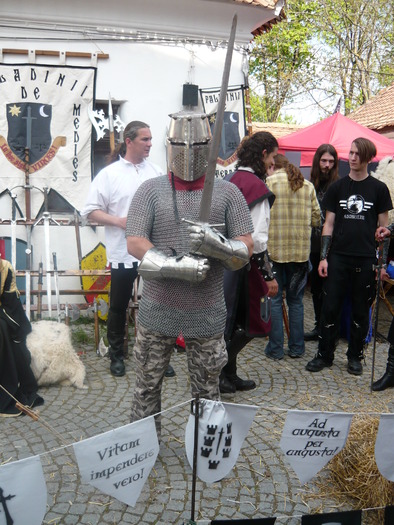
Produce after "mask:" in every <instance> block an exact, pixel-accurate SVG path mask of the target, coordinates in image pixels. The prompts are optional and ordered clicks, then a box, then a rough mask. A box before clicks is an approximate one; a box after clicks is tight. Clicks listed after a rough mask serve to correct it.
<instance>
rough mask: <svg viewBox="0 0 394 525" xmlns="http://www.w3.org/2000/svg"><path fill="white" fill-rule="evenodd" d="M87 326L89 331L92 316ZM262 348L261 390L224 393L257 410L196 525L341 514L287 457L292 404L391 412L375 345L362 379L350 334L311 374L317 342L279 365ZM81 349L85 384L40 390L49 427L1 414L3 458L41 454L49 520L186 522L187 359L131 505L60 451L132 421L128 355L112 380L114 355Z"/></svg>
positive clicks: (256, 368) (166, 398)
mask: <svg viewBox="0 0 394 525" xmlns="http://www.w3.org/2000/svg"><path fill="white" fill-rule="evenodd" d="M379 319H380V323H379V332H380V333H382V334H384V335H386V334H387V332H388V328H389V323H390V320H391V317H390V314H389V313H388V310H387V308H386V307H385V305H384V304H382V305H381V308H380V312H379ZM312 325H313V316H312V306H311V298H310V294H309V293H306V295H305V329H306V330H308V329H310V328H311V327H312ZM91 330H92V333H93V322H92V326H91ZM265 344H266V341H265V340H261V339H255V340H254V341H253V342H252V343H250V344H249V345H248V347H247V348H246V349H245V350H244V351H243V352H242V353H241V355H240V358H239V373H240V375H242V376H243V377H249V378H251V379H254V380H255V381H256V383H257V384H258V388H257V389H256V390H253V391H251V392H244V393H242V392H237V393H236V394H235V395H224V396H222V400H223V401H228V402H235V403H246V404H256V405H258V406H259V410H258V412H257V415H256V418H255V421H254V423H253V425H252V428H251V430H250V432H249V434H248V436H247V438H246V440H245V442H244V445H243V447H242V450H241V454H240V456H239V459H238V462H237V464H236V466H235V467H234V469H233V470H232V471H231V473H230V474H229V475H228V476H227V477H226V478H225V479H223V480H222V481H220V482H218V483H214V484H206V483H203V482H201V481H198V482H197V492H196V515H195V519H196V521H198V522H199V523H209V522H210V520H213V519H240V518H261V517H269V516H277V523H278V524H280V525H282V524H283V525H292V524H296V523H297V524H299V523H300V516H301V515H303V514H309V513H311V512H313V510H314V509H315V510H316V509H318V510H319V511H320V512H323V511H324V512H330V511H334V510H338V506H337V503H336V502H334V501H327V500H324V501H323V500H322V499H321V498H319V497H312V498H308V497H307V496H308V493H309V492H310V491H311V490H312V489H313V481H311V482H310V483H308V484H305V485H301V484H300V482H299V481H298V478H297V477H296V476H295V474H294V472H293V471H292V469H291V467H289V466H288V465H287V464H286V463H285V461H284V458H283V455H282V453H281V451H280V448H279V440H280V436H281V431H282V427H283V423H284V420H285V417H286V412H287V410H288V409H310V410H328V411H345V412H352V413H353V412H358V411H360V412H363V411H364V412H372V411H373V412H387V411H390V412H392V411H393V407H394V403H393V392H392V389H389V390H386V391H385V392H380V393H371V392H370V381H371V361H372V359H371V353H372V344H370V345H369V348H368V350H367V357H366V364H365V366H364V374H363V375H362V376H359V377H356V376H351V375H349V374H348V373H347V371H346V357H345V351H346V341H345V340H341V341H340V343H339V346H338V348H337V351H336V358H335V362H334V365H333V367H332V368H331V369H325V370H324V371H322V372H320V373H314V374H313V373H309V372H306V371H305V368H304V367H305V364H306V362H307V361H308V360H309V359H311V358H312V357H313V356H314V354H315V352H316V343H314V342H313V343H307V344H306V353H305V355H304V356H303V357H302V358H301V359H290V358H289V357H287V356H286V357H285V358H284V359H283V360H282V361H272V360H270V359H268V358H266V357H265V356H264V352H263V350H264V347H265ZM78 350H79V351H81V352H82V355H81V358H82V360H83V362H84V364H85V366H86V371H87V380H86V385H87V389H84V390H81V389H75V388H73V387H65V386H64V387H61V386H51V387H46V388H41V389H40V393H41V395H42V396H43V397H44V398H45V405H44V407H42V408H41V409H40V415H41V420H42V421H43V422H45V423H48V424H49V425H50V427H51V429H50V430H49V429H48V428H47V427H46V426H43V425H42V424H40V422H34V421H32V420H31V419H29V418H27V417H20V418H15V419H2V420H0V443H1V451H0V463H2V462H10V461H15V460H18V459H22V458H26V457H29V456H32V455H37V454H39V455H40V456H41V461H42V465H43V469H44V475H45V479H46V483H47V489H48V510H47V514H46V516H45V521H44V523H45V524H51V525H58V524H67V525H68V524H70V525H71V524H84V525H94V524H107V525H113V524H141V525H151V524H160V525H164V524H182V523H184V522H187V521H188V520H189V519H190V517H191V505H192V501H191V488H192V476H191V469H190V467H189V464H188V461H187V458H186V454H185V447H184V431H185V425H186V422H187V419H188V416H189V409H190V406H189V403H188V402H187V401H188V400H189V399H190V391H189V381H188V376H187V369H186V358H185V355H184V354H183V353H181V352H179V353H176V354H174V356H173V358H172V364H173V366H174V368H175V370H176V374H177V375H176V376H175V377H174V378H166V379H165V383H164V388H163V403H162V404H163V409H164V410H165V412H164V414H163V417H162V444H161V448H160V453H159V457H158V459H157V462H156V464H155V467H154V469H153V470H152V472H151V475H150V477H149V479H148V480H147V482H146V485H145V487H144V489H143V492H142V494H141V496H140V498H139V500H138V502H137V504H136V506H135V507H134V508H133V507H128V506H127V505H125V504H123V503H121V502H119V501H117V500H115V499H113V498H111V497H109V496H107V495H105V494H103V493H101V492H99V491H98V490H96V489H94V488H93V487H91V486H90V485H87V484H84V483H82V482H81V479H80V476H79V471H78V467H77V464H76V460H75V458H74V453H73V449H72V447H71V446H70V447H66V448H61V447H64V445H65V444H71V443H73V442H75V441H77V440H80V439H84V438H88V437H91V436H94V435H96V434H99V433H102V432H105V431H108V430H110V429H113V428H117V427H119V426H121V425H124V424H127V423H128V422H129V411H130V397H131V390H132V387H133V381H134V374H133V369H132V359H131V358H130V359H128V361H127V374H126V376H125V377H122V378H114V377H112V376H111V375H110V374H109V361H108V359H107V358H106V357H104V358H103V357H99V356H97V355H96V353H95V351H94V348H93V345H82V346H81V347H80V348H78ZM386 358H387V344H386V343H384V342H379V343H378V345H377V357H376V367H375V379H376V378H378V377H380V376H381V374H382V372H383V371H384V369H385V362H386ZM174 407H175V408H174ZM59 447H60V448H59ZM350 508H351V507H350V506H349V509H350ZM344 510H346V509H344ZM26 525H28V524H26Z"/></svg>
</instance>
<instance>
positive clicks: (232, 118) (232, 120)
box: [229, 113, 237, 122]
mask: <svg viewBox="0 0 394 525" xmlns="http://www.w3.org/2000/svg"><path fill="white" fill-rule="evenodd" d="M229 118H230V120H231V122H237V119H235V118H234V113H231V115H230V117H229Z"/></svg>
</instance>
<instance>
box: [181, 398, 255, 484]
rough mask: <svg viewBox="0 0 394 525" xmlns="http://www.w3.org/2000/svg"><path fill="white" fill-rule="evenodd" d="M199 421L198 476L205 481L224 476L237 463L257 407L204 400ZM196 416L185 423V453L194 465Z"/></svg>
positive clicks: (210, 481) (190, 417)
mask: <svg viewBox="0 0 394 525" xmlns="http://www.w3.org/2000/svg"><path fill="white" fill-rule="evenodd" d="M200 406H202V414H201V415H200V417H199V421H198V456H197V457H198V459H197V476H198V477H199V478H200V479H201V480H202V481H205V482H207V483H213V482H215V481H219V480H220V479H222V478H224V477H225V476H226V475H227V474H228V473H229V472H230V471H231V469H232V468H233V467H234V465H235V463H236V462H237V459H238V455H239V452H240V450H241V446H242V443H243V441H244V439H245V437H246V435H247V434H248V432H249V429H250V426H251V424H252V422H253V419H254V416H255V414H256V411H257V409H258V407H257V406H251V405H235V404H232V403H221V402H220V401H210V400H207V399H203V400H201V402H200ZM194 427H195V416H194V414H190V416H189V421H188V422H187V425H186V433H185V444H186V455H187V459H188V461H189V464H190V466H191V467H192V468H193V450H194Z"/></svg>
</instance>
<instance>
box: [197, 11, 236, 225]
mask: <svg viewBox="0 0 394 525" xmlns="http://www.w3.org/2000/svg"><path fill="white" fill-rule="evenodd" d="M237 18H238V17H237V15H236V14H235V15H234V17H233V23H232V25H231V33H230V38H229V41H228V46H227V53H226V61H225V63H224V70H223V77H222V85H221V88H220V95H219V103H218V109H217V112H216V120H215V129H214V131H213V137H212V143H211V148H210V151H209V158H208V167H207V173H206V175H205V182H204V189H203V192H202V197H201V204H200V215H199V219H200V221H201V222H208V221H209V216H210V212H211V204H212V193H213V184H214V181H215V171H216V162H217V158H218V154H219V148H220V139H221V136H222V127H223V118H224V109H225V105H226V95H227V88H228V80H229V77H230V69H231V60H232V57H233V50H234V41H235V33H236V29H237Z"/></svg>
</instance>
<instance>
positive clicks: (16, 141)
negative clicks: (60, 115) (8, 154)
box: [7, 102, 52, 164]
mask: <svg viewBox="0 0 394 525" xmlns="http://www.w3.org/2000/svg"><path fill="white" fill-rule="evenodd" d="M51 120H52V106H51V105H50V104H38V103H36V102H19V103H13V104H12V103H11V104H7V121H8V137H7V141H8V145H9V147H10V148H11V150H12V152H13V153H14V154H15V155H16V156H17V157H18V158H19V159H21V160H22V161H24V160H25V148H28V149H29V163H30V164H34V163H35V162H37V161H38V160H40V159H41V158H42V157H43V156H44V155H45V154H46V153H47V152H48V150H49V148H50V147H51V141H52V139H51V131H50V128H51Z"/></svg>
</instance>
